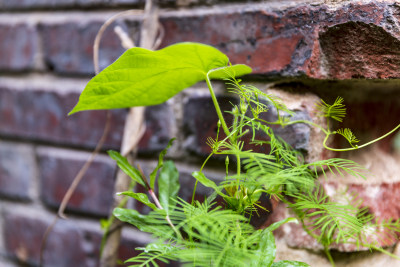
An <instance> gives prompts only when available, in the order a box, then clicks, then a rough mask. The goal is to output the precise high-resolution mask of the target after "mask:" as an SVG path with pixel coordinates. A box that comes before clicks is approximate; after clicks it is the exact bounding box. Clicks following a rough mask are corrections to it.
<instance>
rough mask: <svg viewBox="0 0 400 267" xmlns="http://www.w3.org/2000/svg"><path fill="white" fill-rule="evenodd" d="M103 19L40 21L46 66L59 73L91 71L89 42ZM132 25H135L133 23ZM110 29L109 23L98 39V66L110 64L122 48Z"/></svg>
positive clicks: (91, 43)
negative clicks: (61, 21) (99, 41)
mask: <svg viewBox="0 0 400 267" xmlns="http://www.w3.org/2000/svg"><path fill="white" fill-rule="evenodd" d="M106 19H107V18H104V21H105V20H106ZM104 21H91V22H86V23H84V22H80V21H78V20H76V21H75V20H71V21H70V22H66V23H54V24H53V23H50V22H48V23H43V24H41V25H40V26H39V27H40V33H41V36H42V38H43V44H44V45H43V50H44V60H45V62H46V64H47V66H48V68H49V69H50V70H54V71H55V72H57V73H61V74H90V75H92V74H94V67H93V43H94V38H95V36H96V34H97V32H98V30H99V29H100V27H101V25H102V24H103V22H104ZM131 26H133V24H132V25H131ZM133 27H137V24H135V26H133ZM112 29H113V26H112V25H111V26H110V27H109V28H108V29H107V30H106V31H105V32H104V35H103V37H102V39H101V43H100V53H99V60H100V61H99V64H100V68H105V67H107V66H108V65H110V64H111V63H112V62H113V61H114V60H116V59H117V58H118V57H119V56H120V55H121V54H122V53H123V52H124V51H125V50H124V49H123V48H122V46H121V44H120V40H119V38H118V36H117V35H115V33H113V30H112ZM135 40H137V38H135Z"/></svg>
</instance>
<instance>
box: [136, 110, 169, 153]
mask: <svg viewBox="0 0 400 267" xmlns="http://www.w3.org/2000/svg"><path fill="white" fill-rule="evenodd" d="M144 116H145V125H146V131H145V133H144V135H143V137H142V139H140V142H139V144H138V149H139V153H142V154H151V155H153V156H154V154H157V153H158V152H159V151H161V150H163V149H164V148H165V147H166V146H167V144H168V142H169V140H170V139H171V138H173V136H172V135H171V133H172V129H173V127H174V124H175V115H174V112H173V107H172V106H171V105H170V104H168V103H164V104H161V105H157V106H151V107H147V108H146V110H145V114H144Z"/></svg>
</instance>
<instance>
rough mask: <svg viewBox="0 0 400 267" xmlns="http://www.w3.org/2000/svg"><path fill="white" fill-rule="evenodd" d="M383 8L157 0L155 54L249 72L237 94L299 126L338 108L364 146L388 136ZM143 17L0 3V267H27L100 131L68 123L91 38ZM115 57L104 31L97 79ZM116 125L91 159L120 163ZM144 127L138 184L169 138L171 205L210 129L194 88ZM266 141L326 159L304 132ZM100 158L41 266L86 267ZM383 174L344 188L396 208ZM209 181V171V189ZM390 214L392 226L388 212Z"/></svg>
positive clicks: (99, 119)
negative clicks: (373, 191)
mask: <svg viewBox="0 0 400 267" xmlns="http://www.w3.org/2000/svg"><path fill="white" fill-rule="evenodd" d="M395 2H396V1H357V2H356V1H318V2H317V1H246V0H242V1H240V0H237V1H217V0H160V4H161V8H162V10H161V12H160V20H161V23H162V25H163V27H164V29H165V38H164V39H163V42H162V46H166V45H169V44H172V43H175V42H180V41H197V42H203V43H207V44H210V45H214V46H215V47H217V48H219V49H220V50H222V51H223V52H225V53H226V54H227V55H228V56H229V57H230V59H231V61H232V62H233V63H245V64H248V65H250V66H251V67H252V68H253V69H254V75H253V76H250V77H249V81H250V82H253V83H255V84H256V85H258V86H259V87H260V88H261V89H265V88H271V87H272V88H275V89H276V90H277V91H276V92H278V93H279V94H280V95H281V96H282V97H283V98H284V99H286V100H287V101H288V102H287V103H288V105H289V106H290V107H291V108H292V109H293V110H295V111H296V112H297V116H300V117H301V118H305V119H316V118H315V117H314V115H313V113H312V112H311V111H312V105H313V104H312V103H313V101H315V100H317V99H318V97H319V96H320V97H324V98H328V99H331V98H332V97H336V96H337V95H341V96H343V97H345V99H346V100H348V102H347V103H348V104H349V106H350V108H351V107H354V110H353V111H352V113H351V114H352V116H353V120H351V121H350V122H348V124H350V125H351V127H352V128H355V129H357V128H359V131H360V133H359V134H361V135H362V136H363V137H365V138H366V139H368V138H371V137H373V136H377V135H378V134H380V133H382V132H383V131H384V130H387V129H390V128H391V127H393V126H394V125H396V124H397V123H399V120H398V118H399V114H400V108H399V107H400V105H399V104H400V90H399V82H398V80H397V78H399V77H400V57H399V55H400V53H399V47H400V46H399V44H400V29H399V25H400V22H399V20H400V6H399V5H398V4H396V3H395ZM143 3H144V1H143V0H112V1H110V0H107V1H105V0H96V1H89V0H79V1H78V0H75V1H71V0H58V1H55V0H39V1H33V0H0V266H19V264H22V263H24V264H27V266H37V265H38V262H39V246H40V243H41V239H42V236H43V233H44V231H45V230H46V228H47V227H48V226H49V225H50V224H51V222H52V219H53V217H54V215H55V211H56V209H57V207H58V206H59V204H60V202H61V199H62V197H63V195H64V193H65V192H66V190H67V188H68V186H69V185H70V183H71V181H72V179H73V177H74V176H75V175H76V173H77V172H78V170H79V168H80V167H81V166H82V165H83V164H84V162H85V161H86V159H87V158H88V157H89V155H90V151H91V150H93V148H94V147H95V145H96V143H97V141H98V140H99V139H100V136H101V134H102V131H103V127H104V123H105V112H104V111H89V112H80V113H78V114H75V115H73V116H70V117H68V116H67V113H68V111H70V110H71V108H72V107H73V106H74V104H75V103H76V102H77V99H78V96H79V93H80V92H81V91H82V90H83V88H84V86H85V84H86V82H87V81H88V80H89V79H90V77H92V76H93V73H94V69H93V63H92V53H93V50H92V45H93V40H94V37H95V34H96V33H97V31H98V29H99V27H100V26H101V24H102V23H103V22H104V21H105V20H106V19H107V18H109V17H111V16H112V15H114V14H116V13H117V12H119V11H121V10H124V9H127V8H142V7H143ZM116 24H118V25H120V26H121V27H122V28H124V29H125V30H126V31H128V32H129V33H130V34H131V35H132V36H136V37H137V36H138V31H139V29H140V21H139V20H138V19H135V18H124V19H120V20H118V21H117V22H116ZM123 51H124V50H123V48H122V47H121V45H120V42H119V40H118V38H117V37H116V35H115V34H114V33H113V31H112V27H110V29H109V30H108V31H107V32H106V33H105V35H104V36H103V40H102V43H101V49H100V65H101V66H102V67H105V66H107V65H108V64H110V63H111V62H113V60H115V59H116V58H117V57H118V56H119V55H120V54H121V53H122V52H123ZM365 78H366V79H365ZM368 79H373V80H368ZM377 79H379V80H377ZM217 87H221V88H220V89H218V91H219V100H220V101H221V105H222V106H223V107H226V108H229V107H230V104H229V101H231V100H232V99H231V98H230V97H229V96H226V95H224V90H223V88H222V86H220V85H219V84H217ZM125 115H126V111H125V110H116V111H113V112H112V127H111V128H112V130H111V132H110V133H109V135H108V138H107V140H106V144H105V146H104V151H105V149H115V150H118V149H119V147H120V143H121V138H122V132H123V127H124V120H125ZM145 117H146V125H147V129H146V133H145V135H144V137H143V139H142V140H141V142H140V145H139V162H140V163H141V165H142V166H143V167H144V168H145V170H146V169H147V171H148V170H149V169H150V167H152V166H154V165H155V162H156V161H157V153H158V152H159V151H160V150H161V149H162V148H164V146H165V145H166V144H167V142H168V140H169V139H170V138H172V137H177V142H176V143H175V145H174V147H173V148H172V149H171V152H170V153H169V154H168V156H169V157H170V158H172V159H175V160H176V162H177V165H178V169H179V170H180V171H181V177H182V179H183V183H184V184H185V187H184V189H186V190H184V189H182V190H181V195H182V196H184V197H189V196H190V194H191V188H192V185H193V180H192V179H191V178H190V173H191V171H193V170H197V169H198V168H199V166H200V163H201V161H202V160H203V159H204V157H205V156H206V155H207V152H208V151H209V150H208V147H207V146H205V138H207V137H208V136H213V135H215V132H214V129H215V126H216V122H217V117H216V115H215V114H214V113H213V112H212V102H211V99H210V97H209V95H208V91H207V90H206V87H205V85H204V84H201V83H200V84H198V85H196V86H194V87H193V88H191V89H189V90H188V91H185V92H183V93H181V94H179V95H177V96H176V97H174V98H173V99H171V100H170V101H168V102H167V103H165V104H162V105H159V106H154V107H150V108H147V109H146V114H145ZM360 118H362V119H360ZM382 118H384V119H382ZM278 131H279V132H280V135H281V136H282V137H284V138H285V139H286V140H287V141H289V142H290V143H291V144H292V145H293V146H294V147H296V148H297V149H300V150H301V151H303V152H304V153H305V154H306V155H307V156H308V158H309V159H310V160H315V159H318V158H321V157H326V156H327V153H326V151H323V150H322V148H321V146H319V145H315V142H317V143H318V140H320V137H319V135H318V133H317V132H313V131H312V130H310V129H309V128H308V127H305V126H298V127H287V128H285V129H284V130H278ZM364 140H365V139H364ZM392 140H393V139H388V140H387V141H385V142H383V143H382V144H381V145H380V146H379V147H378V148H376V149H378V150H379V152H380V153H383V155H384V156H385V157H387V158H388V160H387V161H390V160H392V161H394V162H396V160H397V159H398V158H399V157H398V155H396V152H395V151H394V150H393V146H392ZM104 151H103V153H102V155H100V156H98V157H97V158H96V160H95V161H94V164H93V165H92V166H91V168H90V169H89V171H88V172H87V174H86V176H85V178H84V180H83V181H82V183H81V184H80V185H79V187H78V189H77V190H76V192H75V193H74V195H73V197H72V199H71V201H70V203H69V205H68V215H69V217H70V218H69V220H62V221H60V222H59V223H57V225H56V227H55V229H54V230H53V232H52V233H51V234H50V236H49V240H48V246H47V249H46V250H45V252H44V258H45V261H46V266H98V253H99V252H98V248H99V244H100V239H101V231H100V226H99V222H98V221H99V219H100V218H103V217H105V216H107V214H108V213H109V212H110V207H111V201H112V197H113V195H112V194H113V192H112V188H113V182H114V174H115V172H116V166H115V164H114V163H113V162H112V161H111V160H110V159H109V158H108V157H107V156H106V155H105V153H104ZM368 153H369V154H363V155H364V158H365V155H368V157H367V160H366V162H364V163H365V164H368V162H370V161H373V162H375V161H374V159H375V158H374V156H375V157H376V155H378V154H377V153H376V151H375V150H368ZM379 155H380V154H379ZM344 156H346V157H351V156H352V155H350V156H349V155H344ZM356 156H358V157H360V158H361V159H363V156H362V155H361V156H360V155H356ZM364 161H365V159H364ZM387 161H382V162H380V163H379V164H380V165H379V166H375V165H376V164H375V165H374V166H375V167H374V168H375V169H376V170H375V169H374V171H375V173H378V175H376V176H375V178H374V179H372V181H373V182H371V183H369V184H366V185H365V184H362V183H359V182H356V185H352V186H353V187H354V188H358V189H357V190H358V191H362V190H364V189H365V188H367V187H371V186H375V187H376V188H377V190H380V188H381V187H382V186H384V187H385V192H386V193H385V194H386V195H385V196H383V195H382V196H381V198H387V197H393V198H395V197H394V195H395V193H392V194H393V196H392V195H391V194H390V192H391V191H390V190H389V189H388V186H387V184H389V185H391V186H392V187H393V188H398V185H399V183H400V177H399V176H398V173H400V172H398V170H399V167H398V166H396V163H394V164H392V165H390V164H389V165H390V166H389V165H388V164H386V162H387ZM370 163H371V162H370ZM382 165H383V166H384V168H386V169H385V170H387V173H389V174H391V175H392V176H390V179H389V181H387V180H385V179H387V176H386V178H385V177H383V175H379V173H381V171H382ZM146 167H147V168H146ZM220 171H221V170H219V169H217V168H216V169H211V170H209V172H210V174H211V177H215V178H218V176H219V173H220ZM396 172H397V174H394V173H396ZM347 183H350V182H347ZM389 187H390V186H389ZM360 188H361V189H360ZM363 188H364V189H363ZM357 190H356V191H357ZM365 190H366V189H365ZM362 192H364V191H362ZM388 192H389V193H388ZM393 192H395V190H393ZM200 193H201V194H206V190H204V189H203V190H200ZM199 197H200V196H199ZM378 201H379V198H378ZM371 202H372V203H374V201H373V199H372V200H371ZM375 203H376V202H375ZM386 208H387V207H381V208H380V209H379V210H378V212H381V211H382V210H386ZM377 209H378V207H377ZM391 212H392V213H394V214H395V215H396V216H398V214H400V208H396V207H395V208H394V211H393V210H391ZM148 240H149V237H148V236H147V235H144V234H142V233H140V232H138V231H136V230H135V229H133V228H126V229H124V239H123V241H122V245H121V249H120V257H121V259H126V258H127V257H129V256H132V255H133V254H134V253H135V252H134V250H133V247H135V246H137V245H143V244H145V243H146V242H147V241H148ZM288 243H289V244H290V242H288ZM296 245H297V246H303V245H304V246H306V244H296ZM298 257H303V256H298ZM297 259H298V258H297ZM319 260H320V261H321V262H323V260H322V259H319ZM321 264H326V262H323V263H321ZM172 265H173V266H176V264H171V266H172ZM320 266H323V265H320ZM349 266H350V265H349Z"/></svg>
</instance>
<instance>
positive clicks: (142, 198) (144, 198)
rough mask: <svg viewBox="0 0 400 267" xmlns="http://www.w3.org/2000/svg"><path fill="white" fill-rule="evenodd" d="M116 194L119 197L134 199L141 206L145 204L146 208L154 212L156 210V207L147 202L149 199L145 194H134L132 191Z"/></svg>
mask: <svg viewBox="0 0 400 267" xmlns="http://www.w3.org/2000/svg"><path fill="white" fill-rule="evenodd" d="M118 194H119V195H124V196H128V197H131V198H134V199H136V200H137V201H140V202H142V203H143V204H145V205H146V206H148V207H150V208H152V209H153V210H156V209H157V207H156V205H154V204H153V202H151V201H150V200H149V197H148V196H147V195H146V194H143V193H135V192H132V191H125V192H121V193H118Z"/></svg>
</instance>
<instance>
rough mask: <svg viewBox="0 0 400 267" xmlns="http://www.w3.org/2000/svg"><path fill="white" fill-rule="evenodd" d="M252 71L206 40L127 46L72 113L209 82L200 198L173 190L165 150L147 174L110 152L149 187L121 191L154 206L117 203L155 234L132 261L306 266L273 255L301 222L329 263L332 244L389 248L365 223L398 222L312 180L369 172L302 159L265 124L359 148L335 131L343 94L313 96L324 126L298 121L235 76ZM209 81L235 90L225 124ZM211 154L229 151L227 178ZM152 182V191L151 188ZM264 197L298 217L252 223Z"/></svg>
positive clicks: (126, 216)
mask: <svg viewBox="0 0 400 267" xmlns="http://www.w3.org/2000/svg"><path fill="white" fill-rule="evenodd" d="M250 72H251V69H250V68H249V67H248V66H246V65H231V64H230V63H229V60H228V58H227V57H226V56H225V55H224V54H223V53H221V52H220V51H218V50H216V49H215V48H212V47H210V46H206V45H203V44H196V43H181V44H176V45H171V46H169V47H166V48H164V49H161V50H159V51H155V52H153V51H149V50H146V49H141V48H132V49H130V50H128V51H127V52H125V53H124V54H123V55H122V56H121V57H120V58H119V59H118V60H117V61H116V62H114V63H113V64H112V65H110V66H109V67H108V68H106V69H105V70H103V71H102V72H101V73H100V74H98V75H97V76H95V77H94V78H93V79H92V80H91V81H90V82H89V83H88V85H87V86H86V88H85V90H84V91H83V93H82V94H81V97H80V99H79V102H78V104H77V105H76V106H75V108H74V109H73V110H72V111H71V112H70V114H73V113H75V112H78V111H82V110H88V109H113V108H126V107H132V106H148V105H156V104H160V103H162V102H164V101H166V100H168V99H169V98H171V97H172V96H174V95H175V94H176V93H178V92H180V91H181V90H183V89H185V88H187V87H189V86H191V85H193V84H195V83H197V82H199V81H203V80H205V81H206V83H207V86H208V88H209V91H210V95H211V97H212V100H213V103H214V106H215V110H216V113H217V114H218V117H219V122H218V132H217V137H216V138H215V139H213V138H209V139H208V140H207V144H208V145H209V146H210V147H211V150H212V153H211V154H210V156H209V157H208V158H207V159H206V160H205V162H204V164H203V165H202V166H201V168H200V170H199V171H195V172H193V177H194V178H195V179H196V186H197V183H198V182H200V183H201V184H203V185H204V186H206V187H209V188H212V189H213V190H214V193H213V194H212V195H210V196H209V197H208V198H207V199H206V200H204V202H199V201H195V200H194V193H195V191H196V186H195V188H194V189H193V198H192V201H191V203H188V202H186V201H184V200H182V199H180V198H178V197H177V192H178V190H179V180H178V176H179V174H178V172H177V170H176V167H175V166H174V164H173V162H172V161H165V162H164V156H165V154H166V152H167V148H166V149H165V150H164V151H163V152H162V153H161V154H160V157H159V162H158V165H157V167H156V168H155V170H154V171H153V172H152V173H151V174H150V177H149V178H147V177H145V175H144V174H143V172H142V171H141V169H140V167H138V168H136V167H133V166H131V165H130V164H129V163H128V161H127V160H126V158H124V157H123V156H121V155H120V154H119V153H117V152H114V151H110V152H109V155H110V156H111V157H112V158H113V159H114V160H116V161H117V164H118V166H119V167H120V168H121V169H122V170H123V171H124V172H126V173H127V174H128V175H129V176H130V177H131V178H132V180H133V181H134V182H136V183H137V184H140V185H141V186H143V187H144V188H145V190H146V191H147V193H148V194H143V193H135V192H132V191H128V192H122V193H121V194H123V195H126V196H129V197H132V198H134V199H136V200H138V201H140V202H142V203H144V204H145V205H147V206H149V207H150V208H151V209H152V212H150V213H149V214H148V215H144V214H140V213H139V212H137V211H136V210H130V209H124V208H116V209H115V210H114V215H115V216H116V217H117V218H118V219H120V220H122V221H125V222H128V223H130V224H132V225H134V226H136V227H137V228H138V229H139V230H141V231H144V232H149V233H152V234H153V235H154V236H155V237H156V241H155V242H154V243H151V244H149V245H148V246H146V247H145V248H141V250H143V252H142V253H141V254H140V255H139V256H137V257H134V258H132V259H130V260H128V262H131V263H134V264H135V265H134V266H150V265H151V264H152V265H154V266H157V261H156V260H160V261H168V260H181V261H183V262H185V263H188V264H192V265H193V266H247V265H249V266H274V267H277V266H308V265H307V264H305V263H301V262H296V261H280V262H274V259H275V241H274V236H273V234H272V231H273V230H275V229H276V228H277V227H279V226H280V225H282V224H284V223H293V222H297V221H299V222H300V223H301V224H302V226H303V228H304V230H305V231H306V232H307V233H308V234H310V235H311V236H313V237H314V238H316V240H317V241H318V242H320V243H321V244H322V246H323V247H324V249H325V252H326V254H327V257H328V258H329V260H330V261H331V263H332V265H334V262H333V260H332V257H331V255H330V252H329V247H330V245H331V244H333V243H354V244H356V245H357V246H364V247H369V248H372V249H377V250H381V251H383V252H385V251H384V250H383V249H381V248H380V247H379V243H378V242H371V241H370V240H371V239H370V236H371V229H383V228H385V229H388V230H387V233H397V232H399V231H400V222H399V221H395V222H391V221H380V220H379V219H378V218H374V217H373V216H372V215H369V214H368V210H367V209H365V208H361V207H360V203H359V202H357V201H355V200H350V201H349V203H347V204H342V203H335V202H332V201H331V200H330V199H329V197H328V196H327V195H326V193H325V192H324V190H323V188H322V186H321V185H320V184H319V183H318V180H317V179H316V178H317V177H318V176H319V174H320V173H323V174H325V172H331V173H332V174H334V175H342V174H343V173H347V174H350V175H352V176H355V177H359V178H365V174H364V169H363V168H362V167H361V166H360V165H358V164H356V163H355V162H352V161H350V160H345V159H336V158H334V159H328V160H323V161H318V162H313V163H306V162H305V161H304V159H303V157H302V155H301V154H300V153H299V152H297V151H295V150H294V149H293V148H292V147H290V146H289V145H288V144H287V143H286V142H285V141H284V140H282V139H281V138H280V137H278V136H276V135H275V134H274V131H273V129H272V128H271V125H274V124H278V125H280V126H282V127H285V126H287V125H290V124H294V123H306V124H308V125H310V126H312V127H318V128H320V129H321V130H322V132H323V133H325V135H326V138H325V140H324V146H325V147H326V148H327V149H331V150H339V151H344V150H353V149H358V148H360V147H362V146H357V143H358V142H359V141H358V139H357V138H356V137H355V136H354V134H353V133H352V131H351V130H350V129H339V130H337V131H332V130H331V128H330V127H331V126H330V120H332V119H333V120H336V121H339V122H341V121H342V120H343V118H344V117H345V115H346V109H345V106H344V104H343V99H342V98H337V100H336V101H335V102H334V103H333V104H332V105H330V104H327V103H325V102H323V101H321V102H320V103H318V104H317V110H318V112H319V115H320V116H323V117H326V118H327V120H328V124H327V126H326V127H322V126H320V125H317V124H314V123H313V122H310V121H305V120H301V121H294V120H291V116H292V115H293V113H292V112H291V111H290V110H289V109H288V108H287V107H286V106H285V105H284V104H283V103H282V101H281V100H280V99H278V98H277V97H275V96H273V95H271V94H267V93H265V92H262V91H260V90H259V89H257V88H255V87H254V86H249V85H243V84H242V83H241V81H240V80H237V79H236V77H239V76H242V75H245V74H249V73H250ZM212 79H219V80H225V81H226V83H227V85H228V87H229V88H228V90H230V91H231V92H232V93H235V94H236V95H237V97H238V100H239V104H238V105H233V107H232V110H230V111H227V112H229V113H230V114H231V115H232V117H233V121H232V123H231V124H228V123H227V122H226V120H225V119H224V116H223V113H222V110H221V109H220V107H219V104H218V102H217V99H216V96H215V93H214V90H213V87H212V83H211V80H212ZM270 108H273V109H275V111H276V113H277V120H276V121H265V120H264V119H263V117H262V114H263V113H265V112H268V110H270ZM399 127H400V125H399V126H397V127H396V129H398V128H399ZM396 129H394V130H393V131H391V132H390V133H392V132H394V131H395V130H396ZM221 130H222V131H221ZM222 132H223V133H224V135H223V134H222ZM259 132H261V133H262V134H263V135H264V138H262V139H261V140H258V139H257V138H256V136H257V135H256V133H259ZM390 133H388V134H390ZM334 134H339V135H342V136H343V137H344V138H346V139H347V140H348V142H349V144H350V146H351V147H350V148H347V149H334V148H330V147H328V146H327V144H326V143H327V140H328V138H329V137H330V136H332V135H334ZM385 136H386V135H385ZM385 136H383V137H385ZM383 137H381V138H383ZM381 138H378V139H376V140H374V141H373V142H376V141H378V140H380V139H381ZM246 140H247V141H246ZM247 143H249V144H251V145H255V146H264V147H266V148H268V151H269V152H268V153H257V152H254V151H252V150H248V149H247V150H246V149H245V148H244V147H245V144H246V145H247ZM370 143H371V142H370ZM171 144H172V140H171V142H170V144H169V146H170V145H171ZM363 146H364V145H363ZM212 155H225V156H226V161H225V165H226V166H225V167H226V177H225V179H224V181H223V182H221V183H220V184H216V183H215V182H214V181H212V180H210V179H208V178H207V177H206V176H205V174H204V173H203V169H204V167H205V165H206V163H207V162H208V160H209V159H210V157H211V156H212ZM231 165H236V168H235V171H234V173H230V168H229V166H231ZM157 174H158V179H157ZM156 182H157V184H158V196H157V195H156V194H155V187H156ZM266 195H267V196H269V197H274V198H276V199H278V200H280V201H283V202H285V203H287V204H288V206H289V207H290V208H291V209H292V210H293V211H294V213H295V214H296V217H297V219H295V218H289V219H286V220H284V221H281V222H278V223H275V224H272V225H271V226H269V227H267V228H265V229H256V228H255V227H253V226H252V225H251V219H252V217H254V216H258V213H257V211H258V210H259V209H260V208H261V209H263V208H264V207H262V206H260V205H259V201H260V198H261V197H266ZM148 196H150V197H151V200H150V199H149V197H148ZM216 198H220V199H222V200H223V203H224V205H223V206H220V205H217V202H216V201H215V200H216ZM375 232H376V231H375ZM375 240H378V239H375Z"/></svg>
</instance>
